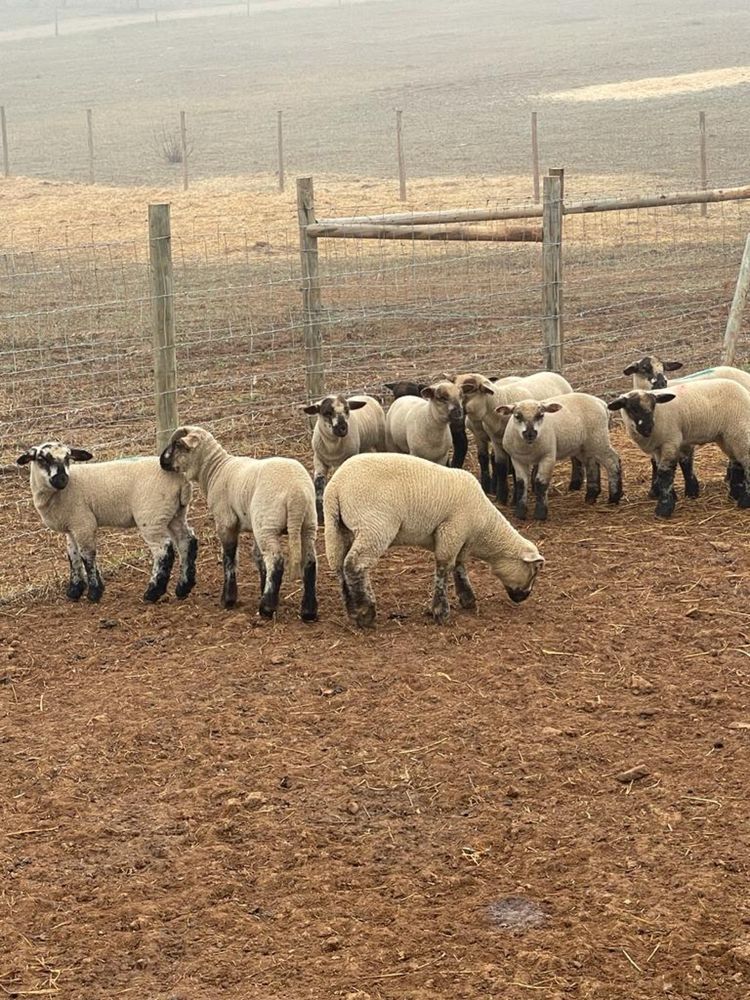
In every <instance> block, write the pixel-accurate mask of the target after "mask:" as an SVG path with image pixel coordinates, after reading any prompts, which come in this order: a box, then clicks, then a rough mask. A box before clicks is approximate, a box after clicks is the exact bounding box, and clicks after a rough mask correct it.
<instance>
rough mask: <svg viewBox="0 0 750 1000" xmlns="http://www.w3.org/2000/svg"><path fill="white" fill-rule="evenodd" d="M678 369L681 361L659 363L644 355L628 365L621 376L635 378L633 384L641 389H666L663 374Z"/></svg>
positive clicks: (665, 378)
mask: <svg viewBox="0 0 750 1000" xmlns="http://www.w3.org/2000/svg"><path fill="white" fill-rule="evenodd" d="M678 368H682V362H681V361H661V360H660V359H659V358H655V357H652V356H650V355H646V357H645V358H641V360H640V361H634V362H633V363H632V364H630V365H628V367H627V368H625V370H624V371H623V375H633V376H635V383H636V385H637V386H638V387H639V388H641V389H666V388H667V377H666V375H665V374H664V373H665V372H674V371H677V370H678Z"/></svg>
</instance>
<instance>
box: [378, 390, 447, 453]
mask: <svg viewBox="0 0 750 1000" xmlns="http://www.w3.org/2000/svg"><path fill="white" fill-rule="evenodd" d="M463 419H464V411H463V407H462V406H461V397H460V395H459V391H458V389H457V388H456V386H455V385H454V384H453V382H450V381H448V380H447V379H442V380H440V381H439V382H435V383H433V384H432V385H428V386H426V387H425V388H424V389H423V390H422V392H421V398H420V399H418V398H416V397H414V396H399V398H398V399H396V400H394V401H393V403H391V406H390V408H389V410H388V414H387V416H386V420H385V443H386V448H387V450H388V451H395V452H400V453H401V454H408V455H416V456H417V457H418V458H426V459H427V460H428V461H430V462H437V464H438V465H447V464H448V459H449V457H450V453H451V447H452V439H451V435H450V430H449V427H450V426H454V427H461V426H462V425H463Z"/></svg>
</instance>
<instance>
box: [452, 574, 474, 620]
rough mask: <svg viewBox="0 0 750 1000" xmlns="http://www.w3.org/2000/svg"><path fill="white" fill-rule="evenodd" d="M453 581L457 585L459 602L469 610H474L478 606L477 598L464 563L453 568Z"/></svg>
mask: <svg viewBox="0 0 750 1000" xmlns="http://www.w3.org/2000/svg"><path fill="white" fill-rule="evenodd" d="M453 582H454V584H455V585H456V594H457V596H458V603H459V604H460V605H461V607H462V608H465V609H466V610H467V611H474V610H475V609H476V606H477V599H476V597H475V596H474V590H473V588H472V586H471V581H470V580H469V574H468V573H467V572H466V567H465V566H464V564H463V563H457V564H456V568H455V569H454V570H453Z"/></svg>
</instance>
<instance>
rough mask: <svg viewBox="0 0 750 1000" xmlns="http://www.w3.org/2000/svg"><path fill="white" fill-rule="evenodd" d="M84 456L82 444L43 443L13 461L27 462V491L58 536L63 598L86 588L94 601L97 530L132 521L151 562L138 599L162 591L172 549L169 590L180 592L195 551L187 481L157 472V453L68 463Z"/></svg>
mask: <svg viewBox="0 0 750 1000" xmlns="http://www.w3.org/2000/svg"><path fill="white" fill-rule="evenodd" d="M92 458H93V455H92V454H91V452H89V451H84V450H83V449H82V448H70V447H69V446H68V445H66V444H63V443H61V442H60V441H46V442H45V443H44V444H40V445H37V446H35V447H33V448H29V449H28V451H25V452H24V453H23V454H22V455H20V456H19V457H18V458H17V459H16V462H17V463H18V465H29V464H31V494H32V497H33V500H34V506H35V507H36V509H37V512H38V514H39V516H40V517H41V519H42V521H43V522H44V524H45V525H46V526H47V527H48V528H49V529H50V530H51V531H58V532H60V533H63V534H64V535H65V537H66V541H67V551H68V561H69V563H70V581H69V584H68V590H67V596H68V598H69V599H70V600H71V601H78V600H79V599H80V598H81V596H82V595H83V593H84V591H87V596H88V599H89V600H90V601H92V602H93V603H94V604H96V603H98V602H99V601H100V600H101V598H102V594H103V593H104V581H103V580H102V576H101V573H100V572H99V567H98V566H97V563H96V536H97V531H98V529H99V528H133V527H137V528H138V530H139V531H140V533H141V535H142V536H143V539H144V541H145V542H146V544H147V545H148V547H149V549H150V550H151V554H152V555H153V560H154V562H153V569H152V572H151V579H150V580H149V584H148V587H147V588H146V592H145V593H144V595H143V600H144V601H147V602H149V603H154V602H156V601H158V600H159V598H160V597H162V596H163V594H164V593H165V592H166V589H167V584H168V583H169V577H170V574H171V572H172V566H173V564H174V559H175V549H176V550H177V552H178V554H179V557H180V578H179V581H178V583H177V586H176V588H175V596H176V597H178V598H184V597H187V595H188V594H189V593H190V591H191V590H192V589H193V587H194V586H195V560H196V556H197V554H198V540H197V538H196V537H195V535H194V534H193V532H192V530H191V528H190V526H189V525H188V523H187V510H188V506H189V504H190V497H191V487H190V484H189V483H187V482H186V481H185V479H184V478H183V477H182V476H180V475H176V474H174V473H168V472H164V471H162V469H160V468H159V461H158V459H157V458H136V459H128V460H120V461H114V462H97V463H96V464H94V465H84V466H77V465H73V466H71V464H70V463H71V461H72V462H89V461H90V460H91V459H92Z"/></svg>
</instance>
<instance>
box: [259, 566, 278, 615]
mask: <svg viewBox="0 0 750 1000" xmlns="http://www.w3.org/2000/svg"><path fill="white" fill-rule="evenodd" d="M266 573H267V577H266V585H265V587H264V588H263V596H262V597H261V599H260V604H259V605H258V614H259V615H260V616H261V618H273V616H274V615H275V614H276V611H277V609H278V606H279V591H280V590H281V581H282V579H283V577H284V557H283V556H282V555H281V553H279V552H275V553H274V554H273V555H270V556H267V557H266Z"/></svg>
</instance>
